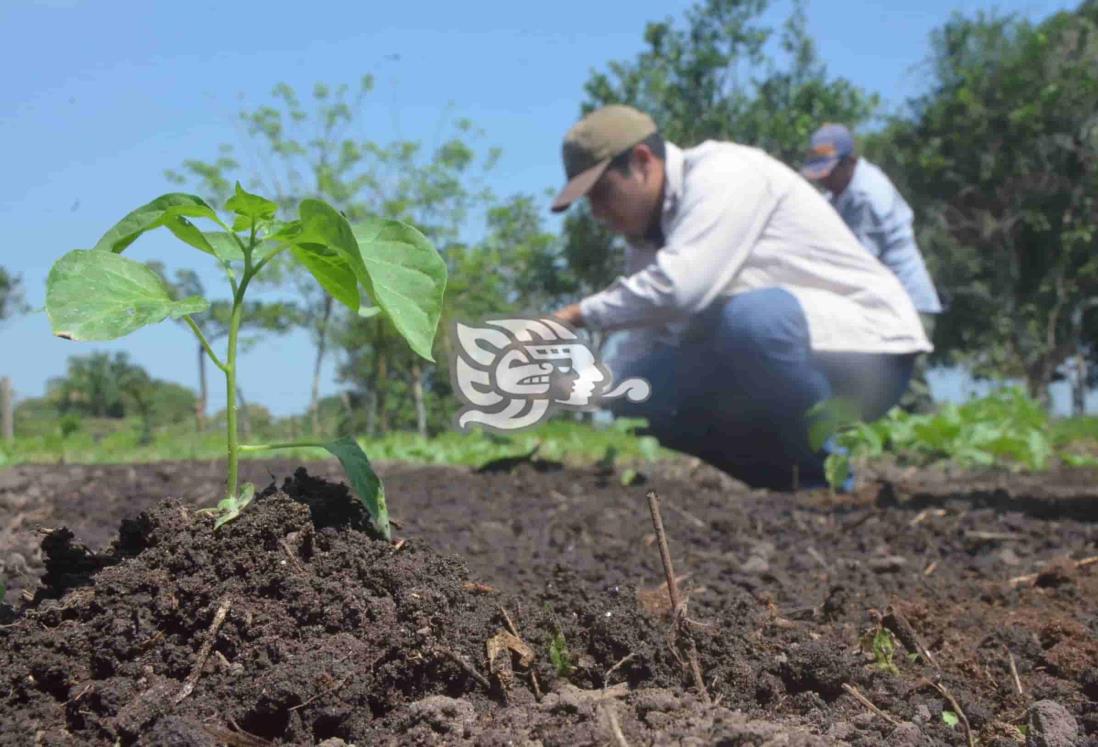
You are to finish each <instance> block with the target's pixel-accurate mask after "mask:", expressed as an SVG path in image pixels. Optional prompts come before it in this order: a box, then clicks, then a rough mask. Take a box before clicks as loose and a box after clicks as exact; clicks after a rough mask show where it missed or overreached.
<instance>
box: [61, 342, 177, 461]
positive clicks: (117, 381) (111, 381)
mask: <svg viewBox="0 0 1098 747" xmlns="http://www.w3.org/2000/svg"><path fill="white" fill-rule="evenodd" d="M47 391H48V394H47V397H48V399H49V400H50V401H51V402H52V403H53V406H54V407H55V408H56V411H57V413H58V414H60V415H62V416H65V415H76V416H79V417H93V418H125V417H131V416H135V417H137V418H139V419H140V422H141V442H142V443H149V442H150V441H151V440H152V433H153V428H154V427H155V426H156V425H161V424H168V423H175V422H178V421H179V420H180V419H181V418H184V417H186V416H187V414H188V413H190V412H193V411H194V406H195V396H194V392H192V391H191V390H189V389H187V388H185V387H182V386H180V385H178V384H173V383H171V382H166V381H160V380H158V379H154V378H152V377H151V376H149V373H148V372H147V371H146V370H145V369H144V368H142V367H141V366H139V365H137V364H136V363H133V362H132V361H131V360H130V358H129V355H127V354H126V353H122V352H119V353H115V354H114V355H113V356H112V355H111V354H110V353H91V354H90V355H86V356H72V357H71V358H69V361H68V367H67V372H66V374H65V376H63V377H61V378H57V379H53V380H51V381H50V382H49V383H48V385H47Z"/></svg>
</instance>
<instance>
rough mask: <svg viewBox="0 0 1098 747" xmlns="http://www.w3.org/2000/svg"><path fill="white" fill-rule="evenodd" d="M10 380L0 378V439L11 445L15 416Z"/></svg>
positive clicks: (5, 377) (13, 438) (13, 436)
mask: <svg viewBox="0 0 1098 747" xmlns="http://www.w3.org/2000/svg"><path fill="white" fill-rule="evenodd" d="M12 407H13V405H12V396H11V379H9V378H8V377H7V376H4V377H3V378H0V438H3V439H4V441H5V442H7V443H11V442H12V441H14V440H15V416H14V414H13V412H12Z"/></svg>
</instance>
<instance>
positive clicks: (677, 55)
mask: <svg viewBox="0 0 1098 747" xmlns="http://www.w3.org/2000/svg"><path fill="white" fill-rule="evenodd" d="M768 5H769V3H768V2H767V0H704V1H703V2H700V3H698V4H697V5H695V6H693V7H692V8H690V9H689V10H688V11H687V12H686V15H685V18H684V21H683V23H682V24H675V22H674V21H673V20H671V19H668V20H664V21H660V22H653V23H649V24H648V25H647V26H646V28H645V32H644V42H645V45H646V49H645V50H644V51H642V52H641V53H640V54H639V55H638V56H637V57H636V59H635V60H634V61H618V62H612V63H610V66H609V71H608V72H599V73H595V74H594V75H592V76H591V78H590V79H589V80H588V81H587V83H586V85H585V86H584V90H585V92H586V94H587V99H586V101H585V102H584V104H583V109H584V111H590V110H591V109H594V108H596V107H599V106H603V105H605V104H612V103H622V104H631V105H633V106H636V107H637V108H639V109H641V110H643V111H645V112H647V113H649V114H650V115H651V116H652V118H653V119H655V120H656V123H657V124H658V125H659V128H660V131H661V132H662V133H663V134H664V136H665V137H667V138H668V139H669V140H671V141H673V142H675V143H677V144H679V145H684V146H691V145H695V144H697V143H699V142H701V141H703V140H707V139H724V140H735V141H737V142H741V143H745V144H748V145H755V146H758V147H762V148H765V149H766V150H768V151H769V152H770V153H771V154H773V155H775V156H777V157H779V158H785V159H787V160H790V159H799V157H800V156H801V154H803V153H804V151H805V148H806V147H807V144H808V138H809V136H810V135H811V134H812V132H813V130H815V129H816V127H818V126H819V125H820V124H821V123H822V122H825V121H834V122H844V123H846V124H848V125H850V126H856V125H857V124H859V123H860V122H863V121H865V120H866V119H867V118H868V117H869V115H870V114H872V112H873V110H874V108H875V107H876V105H877V98H876V96H873V95H869V94H867V93H865V92H864V91H862V90H861V89H859V88H858V87H856V86H855V85H854V84H852V83H851V82H849V81H847V80H845V79H843V78H830V77H828V74H827V68H826V66H825V65H824V64H823V63H822V62H821V61H820V59H819V55H818V54H817V52H816V48H815V44H814V43H813V41H812V39H811V38H810V37H809V36H808V33H807V30H806V28H805V15H804V7H803V3H801V2H797V3H795V4H794V7H793V10H792V11H791V13H790V15H789V17H788V18H787V19H786V21H785V22H784V24H783V25H782V27H781V29H775V28H773V27H769V26H765V25H763V23H762V21H761V17H762V15H763V12H764V11H765V10H766V9H767V7H768ZM775 35H777V36H778V41H779V44H780V49H781V51H782V55H783V57H781V58H778V59H774V58H769V57H767V55H766V44H767V42H768V41H769V40H770V39H771V38H773V37H774V36H775Z"/></svg>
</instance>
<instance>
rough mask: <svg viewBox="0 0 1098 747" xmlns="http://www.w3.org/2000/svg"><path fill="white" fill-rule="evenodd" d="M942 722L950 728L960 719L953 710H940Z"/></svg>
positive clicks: (959, 721)
mask: <svg viewBox="0 0 1098 747" xmlns="http://www.w3.org/2000/svg"><path fill="white" fill-rule="evenodd" d="M942 722H943V723H945V725H946V726H948V727H949V728H950V729H952V728H953V727H954V726H956V725H957V724H959V723H961V719H959V718H958V717H957V714H956V713H954V712H953V711H942Z"/></svg>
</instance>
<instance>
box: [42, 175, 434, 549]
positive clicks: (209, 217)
mask: <svg viewBox="0 0 1098 747" xmlns="http://www.w3.org/2000/svg"><path fill="white" fill-rule="evenodd" d="M225 208H226V210H227V211H229V212H231V213H232V214H233V217H232V219H231V225H230V224H227V223H225V222H224V221H223V220H222V218H221V216H219V215H218V213H217V211H215V210H214V209H213V208H211V207H210V206H209V205H208V204H207V203H206V202H204V201H203V200H202V199H201V198H199V197H195V196H194V195H188V194H182V193H172V194H166V195H162V196H161V197H158V198H156V199H155V200H153V201H152V202H150V203H148V204H147V205H142V206H141V207H139V208H137V209H136V210H134V211H133V212H131V213H130V214H129V215H127V216H126V217H124V218H123V219H122V220H120V221H119V222H118V223H117V224H115V226H114V227H112V228H111V229H110V230H109V231H107V233H105V234H104V235H103V237H102V238H101V239H100V240H99V242H98V243H97V244H96V245H95V247H94V248H92V249H89V250H84V249H77V250H74V251H71V252H69V253H68V254H66V255H64V256H63V257H61V258H60V259H59V260H57V262H56V263H54V265H53V267H52V268H51V269H50V274H49V278H48V280H47V285H46V313H47V315H48V316H49V320H50V325H51V327H52V329H53V333H54V334H55V335H57V336H59V337H63V338H65V339H69V340H113V339H116V338H119V337H123V336H125V335H127V334H129V333H130V332H133V331H134V330H137V329H140V328H141V327H144V326H146V325H149V324H156V323H157V322H162V321H164V320H165V319H168V318H171V319H182V320H184V321H185V322H186V323H187V326H188V327H189V328H190V329H191V331H192V332H193V333H194V334H195V336H196V337H197V338H198V341H199V343H200V344H201V345H202V348H203V350H205V351H206V354H207V355H208V356H209V357H210V360H212V361H213V364H214V365H215V366H216V367H217V368H218V369H220V370H221V371H222V372H223V373H224V374H225V396H226V421H227V422H226V452H227V456H228V478H227V480H226V495H225V499H224V500H223V501H221V502H220V503H219V504H218V508H217V509H216V513H217V514H218V515H219V518H218V520H217V526H221V525H222V524H224V523H225V522H227V521H231V520H232V519H234V518H236V516H237V515H239V513H240V511H241V510H242V509H243V508H244V507H245V506H246V505H247V504H248V502H249V501H251V499H252V496H253V495H254V493H255V488H254V487H253V486H250V485H245V486H244V488H243V489H241V488H240V486H239V483H238V475H239V460H240V454H241V453H244V452H254V451H262V450H266V449H281V448H299V447H320V448H324V449H327V450H328V451H329V452H330V453H331V454H332V455H334V456H335V457H336V458H338V459H339V461H340V462H341V463H342V465H343V468H344V470H345V471H346V473H347V476H348V478H349V480H350V483H351V486H352V487H353V488H354V491H355V493H356V494H357V495H358V497H359V499H360V500H361V501H362V502H363V504H364V505H365V506H366V510H367V511H368V512H369V514H370V518H371V519H372V521H373V524H374V526H375V528H376V529H377V531H378V532H379V533H380V534H381V535H382V536H384V537H385V538H386V539H388V538H389V537H390V534H391V530H390V528H389V514H388V509H387V506H386V502H385V492H384V489H383V488H382V485H381V481H380V480H379V479H378V477H377V475H376V474H375V473H374V471H373V468H372V467H371V466H370V461H369V459H368V458H367V456H366V454H365V452H363V451H362V449H361V447H359V445H358V442H357V441H355V440H354V439H353V438H350V437H344V438H340V439H336V440H334V441H294V442H288V443H272V444H241V443H240V442H239V440H238V435H237V405H236V377H237V336H238V333H239V330H240V323H241V318H242V317H243V310H244V297H245V293H246V291H247V290H248V287H249V285H250V284H251V282H252V280H253V279H254V278H255V277H256V276H257V275H258V274H259V273H260V272H262V271H263V269H264V268H265V267H266V266H267V265H268V264H269V263H270V262H271V260H273V259H274V258H275V257H276V256H278V255H280V254H282V253H284V252H289V253H290V255H291V256H292V258H293V260H294V261H295V262H296V264H298V265H299V266H301V267H303V268H304V269H305V270H306V271H308V272H309V273H311V274H312V275H313V277H314V278H315V279H316V281H317V282H318V283H320V285H321V287H322V288H324V290H325V291H327V292H328V293H330V294H331V295H332V297H333V298H335V299H336V300H337V301H339V302H340V303H342V304H343V305H345V306H346V307H347V308H349V309H350V310H351V311H352V312H354V313H357V314H359V315H360V316H363V317H369V316H374V315H375V314H378V313H381V314H384V315H385V316H386V317H387V318H388V319H389V320H390V321H391V322H392V323H393V326H394V327H395V328H396V330H397V332H399V333H400V335H401V336H402V337H404V339H405V340H406V341H407V342H408V344H409V346H410V347H411V348H412V350H414V351H415V352H416V353H417V354H419V355H420V356H422V357H423V358H425V359H427V360H433V358H432V357H431V348H432V345H433V343H434V339H435V333H436V331H437V328H438V320H439V315H440V313H441V310H442V295H443V292H444V290H445V287H446V265H445V263H444V262H443V260H442V258H441V257H440V256H439V255H438V252H436V251H435V249H434V247H433V246H432V245H431V243H430V242H429V241H428V240H427V239H426V238H425V237H424V236H423V234H421V233H420V232H419V231H417V230H416V229H415V228H413V227H411V226H408V225H406V224H404V223H400V222H398V221H394V220H386V219H382V218H369V219H367V220H365V221H363V222H361V223H357V224H355V225H354V226H352V225H351V224H350V223H348V221H347V219H346V218H344V216H343V215H342V214H340V213H339V212H338V211H337V210H336V209H335V208H333V207H332V206H331V205H329V204H327V203H326V202H323V201H322V200H314V199H306V200H302V201H301V203H300V205H299V208H298V218H297V219H296V220H291V221H288V222H281V221H279V220H278V219H277V217H276V214H277V210H278V206H277V205H276V204H275V203H274V202H272V201H270V200H268V199H266V198H264V197H260V196H259V195H254V194H250V193H248V192H247V191H245V190H244V189H243V188H242V187H241V186H240V184H237V185H236V191H235V194H234V195H233V196H232V197H231V198H230V199H229V200H228V201H227V202H226V203H225ZM193 219H202V220H205V221H209V222H210V223H213V224H214V226H216V228H217V229H218V230H213V231H202V230H200V229H199V228H198V227H197V226H196V225H195V224H194V223H193V222H192V220H193ZM160 227H164V228H167V229H168V230H169V231H171V232H172V233H173V234H174V235H175V236H176V238H178V239H180V240H181V241H183V242H184V243H186V244H188V245H190V246H192V247H194V248H195V249H198V250H199V251H201V252H204V253H205V254H207V255H209V257H210V258H212V259H213V260H214V261H215V262H216V263H217V264H218V266H219V267H220V268H221V270H222V271H223V272H224V274H225V277H226V279H227V280H228V283H229V286H230V288H231V290H232V314H231V320H230V325H229V334H228V343H227V350H226V352H225V356H224V357H221V356H219V355H218V354H217V353H215V352H214V350H213V348H212V347H211V346H210V344H209V342H208V341H207V340H206V338H205V336H204V335H203V334H202V331H201V329H199V327H198V325H197V324H196V323H195V322H194V321H193V319H192V318H191V317H192V315H194V314H201V313H202V312H204V311H206V310H207V309H208V308H209V306H210V304H209V301H207V300H206V299H205V298H202V297H201V296H190V297H188V298H182V299H177V298H173V297H172V294H171V293H170V292H169V290H168V288H167V287H166V286H165V285H164V282H163V280H162V279H161V278H160V276H159V275H158V274H157V273H156V272H154V271H153V270H152V269H150V268H149V267H148V266H146V265H145V264H143V263H141V262H137V261H135V260H132V259H129V258H127V257H123V256H122V252H123V251H125V250H126V248H127V247H129V246H130V245H131V244H132V243H133V242H134V241H136V240H137V238H138V237H140V236H141V235H142V234H144V233H146V232H148V231H151V230H153V229H155V228H160ZM364 299H368V302H367V301H366V300H364ZM371 303H372V304H373V305H371Z"/></svg>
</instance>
